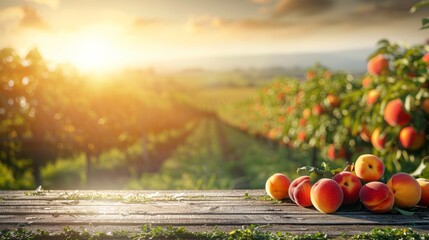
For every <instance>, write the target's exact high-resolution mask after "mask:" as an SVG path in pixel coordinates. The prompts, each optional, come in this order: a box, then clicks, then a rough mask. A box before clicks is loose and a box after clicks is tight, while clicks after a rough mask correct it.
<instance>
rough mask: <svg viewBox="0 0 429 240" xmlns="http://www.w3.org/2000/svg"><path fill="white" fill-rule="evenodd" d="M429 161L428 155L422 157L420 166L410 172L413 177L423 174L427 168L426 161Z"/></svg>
mask: <svg viewBox="0 0 429 240" xmlns="http://www.w3.org/2000/svg"><path fill="white" fill-rule="evenodd" d="M427 161H429V156H426V157H424V158H423V159H422V161H421V162H420V164H419V166H418V167H417V168H416V170H414V172H412V173H410V175H411V176H413V177H418V176H420V175H421V174H422V172H423V170H425V169H426V162H427Z"/></svg>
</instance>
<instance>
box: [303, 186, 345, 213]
mask: <svg viewBox="0 0 429 240" xmlns="http://www.w3.org/2000/svg"><path fill="white" fill-rule="evenodd" d="M310 198H311V202H312V203H313V206H314V207H315V208H316V209H317V210H319V211H320V212H322V213H334V212H335V211H337V209H338V208H339V207H340V206H341V204H342V203H343V199H344V195H343V190H341V187H340V185H339V184H338V183H337V182H336V181H334V180H332V179H328V178H322V179H320V180H319V181H317V182H316V183H315V184H314V185H313V186H312V187H311V191H310Z"/></svg>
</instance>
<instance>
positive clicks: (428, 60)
mask: <svg viewBox="0 0 429 240" xmlns="http://www.w3.org/2000/svg"><path fill="white" fill-rule="evenodd" d="M422 61H423V62H424V63H426V65H428V66H429V52H428V53H426V54H425V55H423V57H422Z"/></svg>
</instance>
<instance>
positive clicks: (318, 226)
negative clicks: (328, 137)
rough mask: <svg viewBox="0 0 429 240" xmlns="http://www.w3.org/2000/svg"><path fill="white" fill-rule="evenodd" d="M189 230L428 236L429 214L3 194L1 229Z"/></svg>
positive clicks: (192, 198) (176, 194) (252, 201)
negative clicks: (253, 228) (396, 231)
mask: <svg viewBox="0 0 429 240" xmlns="http://www.w3.org/2000/svg"><path fill="white" fill-rule="evenodd" d="M144 224H150V225H152V226H185V227H186V228H187V229H189V230H192V231H208V230H212V229H214V227H215V226H217V227H218V229H221V230H225V231H229V230H232V229H236V228H240V227H241V226H243V225H250V224H256V225H260V226H261V228H263V229H266V230H269V231H284V232H291V233H311V232H312V233H314V232H319V231H320V232H324V233H328V234H333V235H335V234H344V233H345V234H356V233H359V232H362V231H368V230H370V229H372V228H374V227H384V226H390V227H412V228H414V229H415V230H416V231H418V232H429V210H427V209H424V208H421V209H417V211H416V213H415V214H414V215H412V216H404V215H399V214H391V213H388V214H374V213H371V212H369V211H366V210H365V209H361V210H359V211H347V210H345V209H343V210H340V211H338V212H337V213H335V214H323V213H320V212H318V211H317V210H315V209H314V208H301V207H298V206H296V205H295V204H293V203H291V202H290V201H284V202H282V203H276V202H273V201H269V200H267V198H266V193H265V191H264V190H226V191H49V192H47V191H43V192H32V191H29V192H26V191H0V229H15V228H17V227H25V228H27V229H34V230H35V229H46V230H48V231H51V232H56V231H62V230H63V228H64V227H66V226H70V227H73V228H76V229H79V228H81V227H82V228H84V229H86V230H88V231H112V230H120V229H121V230H130V231H138V230H139V228H140V226H142V225H144Z"/></svg>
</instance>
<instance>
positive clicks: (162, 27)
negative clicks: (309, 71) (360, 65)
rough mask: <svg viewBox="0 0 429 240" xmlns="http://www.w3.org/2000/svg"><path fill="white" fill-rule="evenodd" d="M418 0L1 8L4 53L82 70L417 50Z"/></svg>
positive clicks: (4, 0) (423, 35) (93, 0)
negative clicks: (388, 45) (380, 48)
mask: <svg viewBox="0 0 429 240" xmlns="http://www.w3.org/2000/svg"><path fill="white" fill-rule="evenodd" d="M416 2H417V0H158V1H155V0H127V1H119V0H104V1H102V0H86V1H84V0H1V1H0V36H2V37H1V38H0V48H4V47H13V48H15V49H16V50H17V51H18V52H20V53H21V54H24V53H25V52H27V51H28V50H30V49H32V48H34V47H37V48H38V49H39V51H40V52H41V53H42V55H43V56H44V57H45V58H46V59H48V60H50V61H52V62H55V63H71V64H73V65H75V66H77V68H78V69H80V70H81V71H84V72H85V71H95V70H97V71H106V70H112V69H121V68H123V67H147V66H155V65H156V64H158V63H161V62H173V63H174V61H186V60H190V59H198V58H207V57H219V56H246V55H257V54H295V53H318V52H330V51H343V50H351V49H363V48H374V49H375V47H376V42H377V41H378V40H380V39H382V38H387V39H389V40H391V41H395V42H400V43H409V44H421V43H424V42H425V41H426V39H427V38H428V37H429V31H428V30H426V31H425V30H419V28H420V26H421V19H422V18H423V17H425V16H427V15H429V14H428V12H429V9H428V8H422V9H420V10H419V11H417V12H416V13H414V14H410V13H409V9H410V8H411V6H412V5H413V4H414V3H416Z"/></svg>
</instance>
